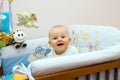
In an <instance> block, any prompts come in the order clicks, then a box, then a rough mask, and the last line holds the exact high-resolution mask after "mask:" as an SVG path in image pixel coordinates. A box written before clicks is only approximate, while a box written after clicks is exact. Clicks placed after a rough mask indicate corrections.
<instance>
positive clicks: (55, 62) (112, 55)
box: [28, 44, 120, 76]
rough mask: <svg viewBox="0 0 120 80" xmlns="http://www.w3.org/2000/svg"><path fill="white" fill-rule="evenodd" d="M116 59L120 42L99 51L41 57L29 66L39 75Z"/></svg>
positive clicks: (33, 73)
mask: <svg viewBox="0 0 120 80" xmlns="http://www.w3.org/2000/svg"><path fill="white" fill-rule="evenodd" d="M115 59H120V44H119V45H116V46H113V47H110V48H108V49H104V50H99V51H93V52H87V53H83V54H76V55H71V56H62V57H55V58H48V59H40V60H37V61H35V62H32V63H31V64H30V65H29V66H28V68H29V69H30V70H31V73H32V75H33V76H37V75H45V74H51V73H55V72H59V71H64V70H69V69H74V68H78V67H83V66H87V65H92V64H97V63H102V62H106V61H110V60H115Z"/></svg>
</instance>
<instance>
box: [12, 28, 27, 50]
mask: <svg viewBox="0 0 120 80" xmlns="http://www.w3.org/2000/svg"><path fill="white" fill-rule="evenodd" d="M25 37H26V36H25V34H24V32H23V31H22V30H21V29H17V30H16V31H14V32H13V39H14V41H13V45H14V47H15V48H16V49H18V48H19V47H26V46H27V44H26V43H25Z"/></svg>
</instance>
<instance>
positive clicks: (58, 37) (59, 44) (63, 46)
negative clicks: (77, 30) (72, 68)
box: [47, 25, 79, 57]
mask: <svg viewBox="0 0 120 80" xmlns="http://www.w3.org/2000/svg"><path fill="white" fill-rule="evenodd" d="M70 43H71V38H70V36H69V32H68V30H67V28H66V27H64V26H62V25H55V26H53V27H52V28H51V29H50V31H49V44H50V46H51V47H52V48H53V50H52V52H51V53H49V54H48V55H47V56H48V57H57V56H65V55H73V54H79V52H78V50H77V49H76V48H75V47H73V46H71V45H70Z"/></svg>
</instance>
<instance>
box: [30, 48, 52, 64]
mask: <svg viewBox="0 0 120 80" xmlns="http://www.w3.org/2000/svg"><path fill="white" fill-rule="evenodd" d="M50 52H51V49H50V48H43V47H41V46H38V47H36V48H35V50H34V51H33V52H32V54H31V55H30V56H29V57H28V62H33V61H35V60H37V59H41V58H44V57H45V56H47V54H48V53H50Z"/></svg>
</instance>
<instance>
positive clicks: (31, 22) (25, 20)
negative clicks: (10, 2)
mask: <svg viewBox="0 0 120 80" xmlns="http://www.w3.org/2000/svg"><path fill="white" fill-rule="evenodd" d="M17 17H18V21H19V22H18V24H17V25H18V26H26V27H36V28H38V27H39V25H38V23H37V18H36V14H35V13H31V14H28V13H27V12H24V11H23V12H21V13H19V14H17Z"/></svg>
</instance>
